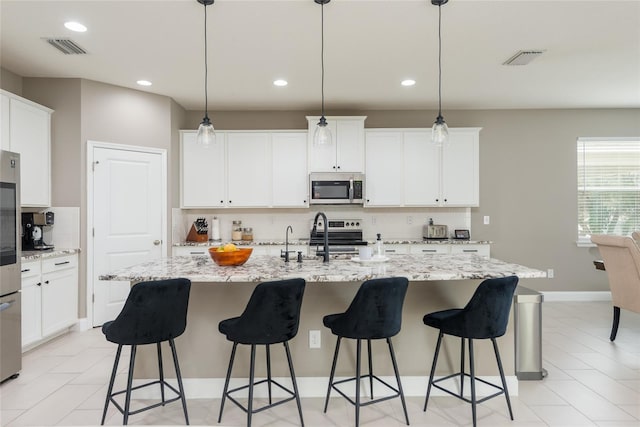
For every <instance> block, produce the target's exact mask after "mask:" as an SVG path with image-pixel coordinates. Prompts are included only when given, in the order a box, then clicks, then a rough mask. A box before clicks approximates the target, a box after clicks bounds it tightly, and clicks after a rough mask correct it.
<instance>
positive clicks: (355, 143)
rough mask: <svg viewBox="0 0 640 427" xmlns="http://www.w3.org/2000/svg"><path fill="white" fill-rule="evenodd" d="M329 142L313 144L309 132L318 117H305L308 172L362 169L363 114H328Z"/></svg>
mask: <svg viewBox="0 0 640 427" xmlns="http://www.w3.org/2000/svg"><path fill="white" fill-rule="evenodd" d="M326 119H327V126H329V129H330V130H331V135H332V144H330V145H326V146H322V147H317V146H314V145H313V135H314V133H315V130H316V126H317V124H318V121H319V120H320V117H319V116H307V121H308V125H309V133H308V146H309V172H363V171H364V121H365V119H366V116H334V117H331V116H328V117H326Z"/></svg>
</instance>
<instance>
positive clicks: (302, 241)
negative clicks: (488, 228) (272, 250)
mask: <svg viewBox="0 0 640 427" xmlns="http://www.w3.org/2000/svg"><path fill="white" fill-rule="evenodd" d="M227 242H228V241H226V240H224V241H223V240H209V241H207V242H179V243H174V244H173V246H203V247H208V246H218V245H220V244H222V243H227ZM368 242H369V244H374V243H375V240H369V241H368ZM383 242H384V244H385V245H387V244H388V245H488V244H491V242H490V241H488V240H456V239H444V240H440V239H438V240H424V239H384V240H383ZM232 243H234V244H236V245H237V246H284V245H285V242H284V240H252V241H245V240H242V241H235V242H232ZM289 244H290V245H308V244H309V239H292V240H289Z"/></svg>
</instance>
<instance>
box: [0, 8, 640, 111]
mask: <svg viewBox="0 0 640 427" xmlns="http://www.w3.org/2000/svg"><path fill="white" fill-rule="evenodd" d="M320 13H321V7H320V6H319V5H317V4H316V3H314V1H313V0H254V1H251V0H216V1H215V4H213V5H212V6H208V7H207V15H208V26H207V28H208V30H207V31H208V37H207V38H208V54H209V79H208V80H209V110H211V111H215V110H219V111H221V110H299V109H304V110H309V109H316V108H317V109H319V106H320V96H321V91H320V88H321V85H320V81H321V71H320V34H321V32H320V29H321V26H320ZM0 19H1V22H0V24H1V25H0V35H1V45H0V47H1V51H0V52H1V54H0V66H2V67H3V68H5V69H7V70H9V71H11V72H13V73H16V74H18V75H20V76H23V77H62V78H83V79H89V80H96V81H100V82H105V83H109V84H114V85H118V86H123V87H128V88H134V89H138V90H142V91H148V92H152V93H157V94H161V95H166V96H169V97H171V98H173V99H175V100H176V102H178V103H179V104H180V105H182V106H183V107H184V108H186V109H188V110H202V109H204V103H205V100H204V6H202V5H201V4H199V3H198V2H197V1H196V0H139V1H114V0H111V1H98V0H85V1H52V0H50V1H30V0H19V1H12V0H2V1H0ZM68 20H75V21H78V22H81V23H83V24H84V25H86V26H87V27H88V31H86V32H85V33H74V32H72V31H69V30H67V29H66V28H65V27H64V26H63V23H64V22H66V21H68ZM324 21H325V32H324V33H325V97H326V98H325V99H326V110H327V114H328V115H330V114H331V110H332V109H335V110H348V109H352V110H361V109H374V110H381V109H399V110H409V109H434V108H437V105H438V99H437V96H438V81H437V79H438V62H437V58H438V56H437V55H438V38H437V37H438V8H437V7H436V6H433V5H432V4H431V2H430V1H429V0H384V1H383V0H378V1H376V0H332V1H331V2H330V3H329V4H327V5H326V6H324ZM46 37H69V38H71V39H72V40H73V41H74V42H75V43H77V44H78V45H80V46H81V47H82V48H84V49H85V50H86V51H87V52H88V53H87V54H86V55H64V54H62V53H61V52H59V51H58V50H56V49H55V48H53V47H52V46H50V45H49V44H47V43H46V42H45V41H44V40H43V38H46ZM442 38H443V39H442V61H443V65H442V97H443V111H445V112H446V110H447V109H511V108H516V109H522V108H639V107H640V1H639V0H626V1H616V0H602V1H577V0H566V1H563V0H553V1H542V0H531V1H526V0H494V1H482V0H450V1H449V3H447V4H446V5H444V6H442ZM518 50H544V53H543V55H542V56H540V57H539V58H537V59H535V60H534V61H533V62H531V63H530V64H529V65H526V66H505V65H502V64H503V62H505V61H506V60H507V59H508V58H510V57H511V56H512V55H514V54H515V53H516V52H517V51H518ZM277 78H284V79H286V80H288V82H289V84H288V86H286V87H276V86H274V85H273V84H272V82H273V80H275V79H277ZM405 78H412V79H415V80H416V81H417V84H416V85H415V86H413V87H403V86H401V85H400V81H401V80H403V79H405ZM139 79H147V80H150V81H152V82H153V86H150V87H147V88H142V87H140V86H138V85H137V84H136V83H135V82H136V81H137V80H139Z"/></svg>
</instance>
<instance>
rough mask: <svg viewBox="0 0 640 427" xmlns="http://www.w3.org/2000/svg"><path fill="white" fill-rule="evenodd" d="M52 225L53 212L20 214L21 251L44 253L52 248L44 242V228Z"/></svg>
mask: <svg viewBox="0 0 640 427" xmlns="http://www.w3.org/2000/svg"><path fill="white" fill-rule="evenodd" d="M53 224H54V214H53V212H44V213H37V212H36V213H31V212H23V213H22V250H25V251H45V250H47V249H53V248H54V246H53V245H51V244H48V243H45V241H44V236H43V233H44V227H50V226H52V225H53Z"/></svg>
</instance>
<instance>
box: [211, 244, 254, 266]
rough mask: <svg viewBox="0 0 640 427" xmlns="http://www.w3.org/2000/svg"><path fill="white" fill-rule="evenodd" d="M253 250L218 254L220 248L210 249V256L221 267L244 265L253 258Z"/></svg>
mask: <svg viewBox="0 0 640 427" xmlns="http://www.w3.org/2000/svg"><path fill="white" fill-rule="evenodd" d="M251 252H253V248H237V249H236V250H235V251H226V252H218V247H211V248H209V255H210V256H211V259H213V261H214V262H215V263H216V264H218V265H220V266H238V265H242V264H244V263H245V262H247V260H248V259H249V257H250V256H251Z"/></svg>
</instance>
